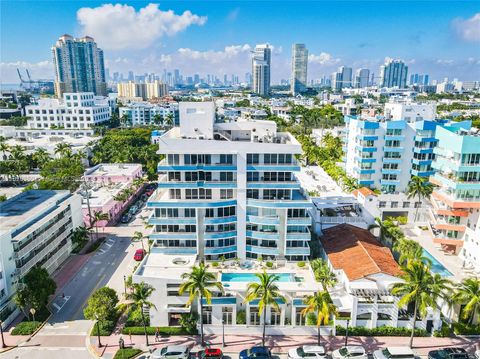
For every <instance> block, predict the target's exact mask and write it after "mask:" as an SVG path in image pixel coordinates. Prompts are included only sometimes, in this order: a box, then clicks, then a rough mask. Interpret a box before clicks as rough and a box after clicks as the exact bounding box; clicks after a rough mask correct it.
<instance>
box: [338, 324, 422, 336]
mask: <svg viewBox="0 0 480 359" xmlns="http://www.w3.org/2000/svg"><path fill="white" fill-rule="evenodd" d="M336 333H337V335H345V333H346V330H345V328H344V327H341V326H339V325H337V326H336ZM410 334H411V330H410V329H408V328H395V327H378V328H373V329H369V328H365V327H349V328H348V335H349V336H350V335H351V336H364V337H373V336H381V337H408V336H410ZM415 336H416V337H428V336H429V334H428V333H427V331H426V330H424V329H415Z"/></svg>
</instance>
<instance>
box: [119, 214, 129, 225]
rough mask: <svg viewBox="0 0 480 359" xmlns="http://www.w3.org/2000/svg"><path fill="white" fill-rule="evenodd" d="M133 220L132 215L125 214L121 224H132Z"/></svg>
mask: <svg viewBox="0 0 480 359" xmlns="http://www.w3.org/2000/svg"><path fill="white" fill-rule="evenodd" d="M131 219H132V216H131V215H130V213H125V214H124V215H123V216H122V218H121V219H120V222H122V223H128V222H130V220H131Z"/></svg>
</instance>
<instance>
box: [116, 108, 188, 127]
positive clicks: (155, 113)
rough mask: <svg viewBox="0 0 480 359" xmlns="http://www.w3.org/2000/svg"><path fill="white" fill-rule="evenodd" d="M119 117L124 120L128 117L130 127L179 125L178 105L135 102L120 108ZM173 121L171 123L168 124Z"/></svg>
mask: <svg viewBox="0 0 480 359" xmlns="http://www.w3.org/2000/svg"><path fill="white" fill-rule="evenodd" d="M119 115H120V118H121V119H122V118H123V117H124V116H125V117H126V121H127V124H128V125H130V126H145V125H147V126H148V125H157V126H158V125H166V126H177V125H178V104H177V103H168V104H151V103H148V102H133V103H130V104H128V105H127V106H123V107H120V108H119ZM169 121H171V123H168V122H169Z"/></svg>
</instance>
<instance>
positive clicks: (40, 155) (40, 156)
mask: <svg viewBox="0 0 480 359" xmlns="http://www.w3.org/2000/svg"><path fill="white" fill-rule="evenodd" d="M33 159H34V160H35V162H36V164H37V168H39V169H41V168H42V167H43V166H44V165H45V164H46V163H47V162H48V161H50V155H49V154H48V152H47V150H46V149H44V148H39V149H37V150H36V151H35V152H34V153H33Z"/></svg>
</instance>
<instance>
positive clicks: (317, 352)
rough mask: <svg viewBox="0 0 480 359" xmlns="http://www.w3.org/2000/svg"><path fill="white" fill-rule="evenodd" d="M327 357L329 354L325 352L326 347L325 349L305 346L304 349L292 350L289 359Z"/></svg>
mask: <svg viewBox="0 0 480 359" xmlns="http://www.w3.org/2000/svg"><path fill="white" fill-rule="evenodd" d="M326 357H327V352H326V350H325V347H323V346H322V345H304V346H302V347H298V348H296V349H290V350H289V351H288V358H289V359H303V358H312V359H325V358H326Z"/></svg>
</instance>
